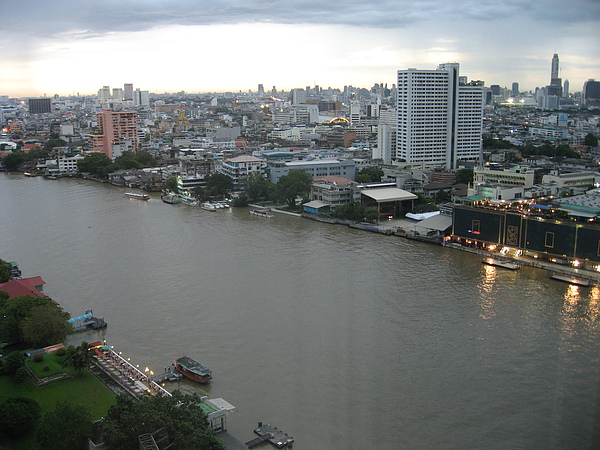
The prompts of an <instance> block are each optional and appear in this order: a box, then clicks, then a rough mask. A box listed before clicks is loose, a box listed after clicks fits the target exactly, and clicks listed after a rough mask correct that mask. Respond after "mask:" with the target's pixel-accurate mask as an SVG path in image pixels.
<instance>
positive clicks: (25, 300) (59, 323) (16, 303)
mask: <svg viewBox="0 0 600 450" xmlns="http://www.w3.org/2000/svg"><path fill="white" fill-rule="evenodd" d="M45 305H47V307H45V308H42V309H41V310H40V311H37V312H36V313H35V314H34V311H35V310H37V309H38V308H41V307H42V306H45ZM32 316H33V318H32ZM0 317H1V318H2V320H0V341H1V342H19V341H22V340H26V341H27V342H28V343H30V344H32V345H35V344H34V343H38V344H39V343H40V342H47V341H50V344H56V343H57V342H62V340H64V337H65V336H66V334H65V332H67V333H68V332H70V331H71V330H72V327H71V326H70V325H69V324H68V323H67V320H68V319H69V315H68V313H65V312H64V311H63V309H62V308H61V307H60V306H59V305H57V304H56V303H54V302H52V300H51V299H49V298H47V297H33V296H29V295H24V296H21V297H15V298H13V299H11V300H10V301H8V300H0ZM45 320H48V321H49V322H48V323H45V322H44V321H45ZM37 328H39V329H37ZM29 339H31V340H29ZM50 344H48V345H50ZM42 345H43V344H42Z"/></svg>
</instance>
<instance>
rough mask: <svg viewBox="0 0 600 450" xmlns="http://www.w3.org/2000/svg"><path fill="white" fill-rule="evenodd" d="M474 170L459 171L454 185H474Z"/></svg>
mask: <svg viewBox="0 0 600 450" xmlns="http://www.w3.org/2000/svg"><path fill="white" fill-rule="evenodd" d="M473 173H474V171H473V169H459V170H457V171H456V174H454V184H458V183H461V184H472V183H473Z"/></svg>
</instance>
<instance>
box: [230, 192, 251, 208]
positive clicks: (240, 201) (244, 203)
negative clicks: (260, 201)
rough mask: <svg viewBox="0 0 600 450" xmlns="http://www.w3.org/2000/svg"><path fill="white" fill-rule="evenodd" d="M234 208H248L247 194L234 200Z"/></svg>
mask: <svg viewBox="0 0 600 450" xmlns="http://www.w3.org/2000/svg"><path fill="white" fill-rule="evenodd" d="M232 206H234V207H237V206H248V197H246V195H245V194H242V195H240V196H239V197H236V198H234V199H233V202H232Z"/></svg>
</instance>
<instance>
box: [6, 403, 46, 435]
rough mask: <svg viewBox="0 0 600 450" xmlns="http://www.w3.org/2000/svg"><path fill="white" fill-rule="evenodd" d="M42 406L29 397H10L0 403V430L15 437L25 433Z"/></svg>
mask: <svg viewBox="0 0 600 450" xmlns="http://www.w3.org/2000/svg"><path fill="white" fill-rule="evenodd" d="M41 412H42V408H41V407H40V405H39V403H38V402H36V401H35V400H33V399H31V398H25V397H12V398H9V399H7V400H5V401H4V403H2V404H1V405H0V431H4V432H6V433H7V434H8V435H9V436H13V437H17V436H22V435H23V434H26V433H27V432H29V430H31V429H32V428H33V425H34V424H35V422H36V421H37V420H38V419H39V418H40V416H41Z"/></svg>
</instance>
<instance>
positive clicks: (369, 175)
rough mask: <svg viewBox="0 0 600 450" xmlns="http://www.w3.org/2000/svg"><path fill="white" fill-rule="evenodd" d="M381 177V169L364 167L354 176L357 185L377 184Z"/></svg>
mask: <svg viewBox="0 0 600 450" xmlns="http://www.w3.org/2000/svg"><path fill="white" fill-rule="evenodd" d="M382 177H383V169H382V168H381V167H375V166H371V167H365V168H364V169H362V170H361V171H359V172H358V173H357V174H356V181H357V182H358V183H377V182H379V181H381V178H382Z"/></svg>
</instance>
